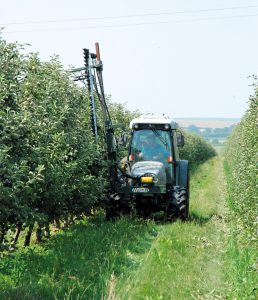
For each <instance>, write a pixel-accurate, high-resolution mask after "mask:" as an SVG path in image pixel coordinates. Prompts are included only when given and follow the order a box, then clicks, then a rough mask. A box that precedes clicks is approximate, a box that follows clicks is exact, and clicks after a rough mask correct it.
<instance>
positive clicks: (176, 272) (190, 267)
mask: <svg viewBox="0 0 258 300" xmlns="http://www.w3.org/2000/svg"><path fill="white" fill-rule="evenodd" d="M192 178H193V179H192V180H191V207H190V210H191V218H190V221H189V222H186V223H182V222H180V221H177V222H175V223H172V224H162V225H158V226H157V230H158V235H157V237H156V238H155V240H153V242H152V245H151V248H150V249H149V251H148V252H146V253H145V254H144V255H138V256H137V255H136V256H135V261H136V262H137V261H138V263H139V265H140V266H139V267H138V268H137V269H136V270H134V271H132V272H131V274H128V273H125V274H123V275H120V276H119V277H118V278H117V279H116V281H115V279H114V278H113V281H114V282H115V283H114V284H115V285H116V289H114V288H113V290H114V297H113V299H225V293H226V288H227V287H226V286H225V285H224V278H223V267H224V266H223V252H224V249H225V231H226V226H225V217H224V216H225V182H224V178H223V167H222V160H221V158H220V157H215V158H214V159H212V160H210V161H209V162H207V163H205V164H204V165H202V166H201V167H200V169H199V170H198V171H197V172H196V173H195V174H194V176H192Z"/></svg>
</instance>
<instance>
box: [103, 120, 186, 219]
mask: <svg viewBox="0 0 258 300" xmlns="http://www.w3.org/2000/svg"><path fill="white" fill-rule="evenodd" d="M130 128H131V140H130V145H129V151H128V156H127V157H126V158H125V159H123V160H122V162H121V163H120V168H119V172H118V180H117V184H116V188H115V193H114V194H112V195H111V197H110V198H109V199H110V200H109V202H108V206H107V217H108V218H112V217H114V216H116V215H117V214H118V213H120V212H123V211H126V210H128V209H129V208H131V207H134V208H136V210H137V211H140V212H142V213H143V214H144V215H145V214H146V215H148V214H149V213H150V212H157V211H160V210H163V211H165V213H166V216H167V217H168V218H173V217H179V218H181V219H182V220H187V218H188V216H189V164H188V161H186V160H180V158H179V149H178V147H182V146H183V145H184V138H183V136H182V134H181V133H180V132H178V126H177V123H175V122H174V121H173V120H171V119H170V118H164V117H162V118H154V117H140V118H138V119H134V120H132V121H131V123H130Z"/></svg>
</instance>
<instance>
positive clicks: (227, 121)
mask: <svg viewBox="0 0 258 300" xmlns="http://www.w3.org/2000/svg"><path fill="white" fill-rule="evenodd" d="M175 121H176V122H177V123H178V124H179V125H180V126H181V127H183V128H187V127H189V126H190V125H194V126H197V127H199V128H224V127H230V126H232V125H236V124H237V123H238V122H239V119H237V118H175Z"/></svg>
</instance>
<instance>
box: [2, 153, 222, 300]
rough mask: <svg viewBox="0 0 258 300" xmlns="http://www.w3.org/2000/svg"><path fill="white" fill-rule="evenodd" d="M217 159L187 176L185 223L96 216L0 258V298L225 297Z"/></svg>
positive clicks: (218, 161)
mask: <svg viewBox="0 0 258 300" xmlns="http://www.w3.org/2000/svg"><path fill="white" fill-rule="evenodd" d="M224 193H225V190H224V178H223V174H222V166H221V158H220V157H215V158H213V159H211V160H210V161H208V162H206V163H204V164H203V165H202V166H201V167H200V168H199V169H197V170H195V171H194V175H193V176H192V180H191V208H190V210H191V214H190V220H189V221H187V222H181V221H176V222H173V223H156V224H155V223H154V222H153V221H146V220H145V221H143V220H140V219H137V218H127V217H124V218H121V219H120V220H118V221H116V222H113V223H112V222H106V221H105V219H104V216H103V215H101V214H99V215H98V216H95V217H93V218H89V219H86V220H83V221H80V222H79V223H77V224H76V225H74V226H73V227H72V228H70V229H69V230H68V231H62V232H61V233H58V234H56V235H55V236H54V237H53V238H52V239H51V241H50V242H48V243H46V244H44V245H42V246H38V245H37V246H36V245H35V246H31V247H29V248H27V249H20V250H18V251H17V252H15V253H13V254H10V255H8V256H7V257H5V258H4V259H2V260H1V261H0V299H21V295H22V299H25V300H26V299H44V300H45V299H46V300H47V299H107V300H111V299H113V300H115V299H149V300H150V299H176V300H177V299H178V300H180V299H209V300H210V299H225V297H226V295H227V293H228V286H227V285H226V284H225V277H224V270H225V267H224V265H225V262H224V257H225V254H224V252H225V251H224V250H225V239H226V238H225V237H226V228H227V227H226V221H225V215H226V214H225V206H224V198H225V195H224Z"/></svg>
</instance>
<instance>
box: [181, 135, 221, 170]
mask: <svg viewBox="0 0 258 300" xmlns="http://www.w3.org/2000/svg"><path fill="white" fill-rule="evenodd" d="M183 135H184V137H185V145H184V147H183V148H180V158H181V159H186V160H189V162H190V165H191V166H192V168H193V167H195V166H197V165H200V164H201V163H203V162H204V161H206V160H208V159H210V158H211V157H213V156H215V155H216V151H215V149H214V148H213V147H212V146H211V144H210V143H209V142H207V141H205V140H204V138H202V137H200V136H198V135H196V134H194V133H188V132H183Z"/></svg>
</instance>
